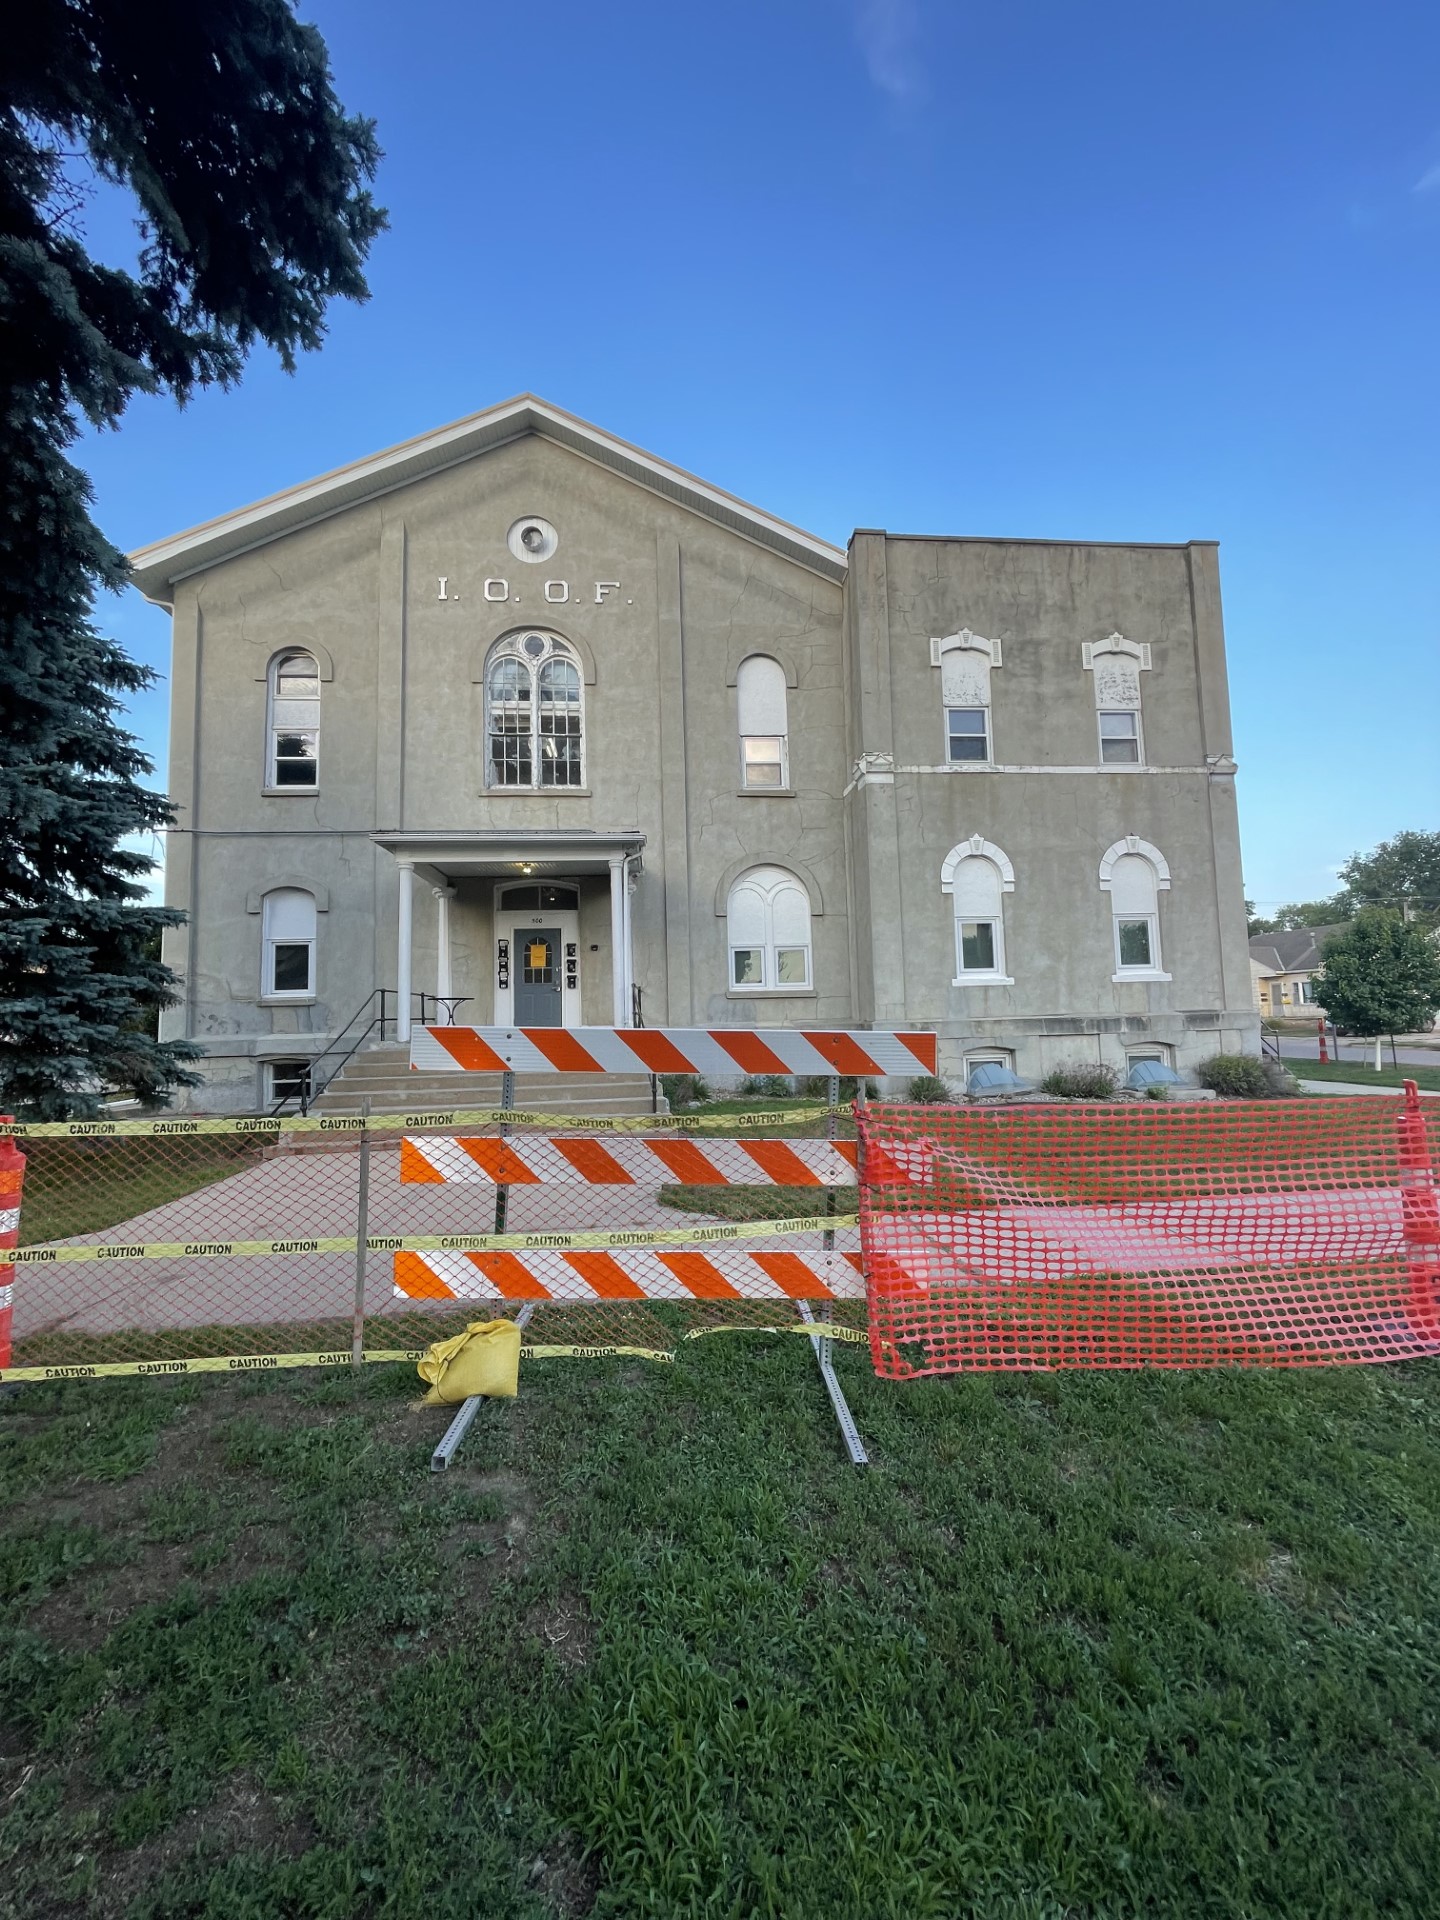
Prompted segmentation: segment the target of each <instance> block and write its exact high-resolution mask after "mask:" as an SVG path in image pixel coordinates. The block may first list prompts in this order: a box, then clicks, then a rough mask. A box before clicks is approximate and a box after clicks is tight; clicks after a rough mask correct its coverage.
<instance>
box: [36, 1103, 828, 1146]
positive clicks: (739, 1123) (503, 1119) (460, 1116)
mask: <svg viewBox="0 0 1440 1920" xmlns="http://www.w3.org/2000/svg"><path fill="white" fill-rule="evenodd" d="M829 1111H830V1109H829V1108H828V1107H824V1106H803V1107H802V1106H793V1107H772V1108H770V1109H768V1110H767V1111H766V1112H763V1113H760V1112H751V1113H646V1114H619V1115H614V1116H610V1115H605V1114H574V1113H536V1112H532V1111H531V1110H530V1109H529V1108H528V1107H452V1108H448V1109H445V1110H443V1111H440V1112H433V1111H428V1110H425V1111H421V1112H419V1113H372V1114H371V1115H370V1116H369V1118H368V1119H362V1117H361V1116H360V1115H359V1114H349V1113H343V1114H332V1113H307V1114H298V1113H293V1114H286V1115H284V1116H280V1115H274V1116H272V1115H268V1114H260V1115H255V1114H242V1115H238V1116H236V1115H211V1116H208V1117H205V1118H201V1117H198V1116H197V1117H196V1118H194V1119H188V1118H174V1119H167V1118H160V1119H155V1120H33V1121H32V1120H3V1121H0V1136H5V1135H10V1136H13V1137H14V1138H15V1139H18V1140H155V1139H169V1138H181V1139H183V1138H186V1137H193V1136H196V1135H201V1134H225V1133H229V1134H255V1133H260V1134H271V1133H339V1134H353V1135H354V1136H355V1138H356V1139H357V1140H358V1139H359V1137H360V1136H361V1134H363V1133H367V1132H368V1133H370V1134H372V1135H373V1134H384V1133H397V1132H400V1131H403V1130H413V1129H414V1128H416V1127H429V1128H435V1127H472V1126H473V1127H488V1126H509V1127H549V1128H553V1129H554V1130H555V1131H557V1132H567V1133H654V1132H664V1133H706V1132H710V1131H716V1132H728V1131H730V1130H732V1129H735V1128H744V1129H746V1130H747V1131H748V1130H749V1129H752V1128H757V1127H761V1128H763V1127H779V1126H787V1125H791V1124H793V1123H794V1122H796V1121H809V1120H817V1119H820V1118H822V1117H823V1116H824V1115H825V1114H826V1113H828V1112H829Z"/></svg>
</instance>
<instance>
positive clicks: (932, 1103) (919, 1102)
mask: <svg viewBox="0 0 1440 1920" xmlns="http://www.w3.org/2000/svg"><path fill="white" fill-rule="evenodd" d="M905 1098H906V1099H907V1100H913V1101H914V1102H915V1104H916V1106H920V1107H938V1106H949V1105H950V1104H951V1098H950V1089H949V1087H947V1086H946V1084H945V1082H944V1081H943V1080H937V1079H936V1077H935V1075H934V1074H933V1073H921V1074H917V1075H916V1076H915V1078H914V1079H913V1080H912V1081H911V1082H910V1084H909V1086H908V1087H906V1089H905Z"/></svg>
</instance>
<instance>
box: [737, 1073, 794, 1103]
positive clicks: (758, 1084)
mask: <svg viewBox="0 0 1440 1920" xmlns="http://www.w3.org/2000/svg"><path fill="white" fill-rule="evenodd" d="M794 1091H795V1086H794V1083H793V1081H792V1080H791V1078H790V1075H789V1074H788V1073H761V1074H751V1076H750V1078H749V1079H748V1080H747V1081H745V1083H744V1085H743V1086H742V1087H741V1089H740V1097H741V1099H742V1100H788V1099H789V1098H790V1097H791V1095H792V1094H793V1093H794Z"/></svg>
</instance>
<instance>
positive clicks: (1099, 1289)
mask: <svg viewBox="0 0 1440 1920" xmlns="http://www.w3.org/2000/svg"><path fill="white" fill-rule="evenodd" d="M1426 1118H1427V1116H1426V1114H1425V1113H1424V1111H1423V1110H1422V1103H1421V1102H1420V1101H1419V1099H1418V1098H1417V1097H1416V1096H1415V1093H1414V1089H1413V1088H1410V1089H1408V1090H1407V1094H1406V1097H1405V1098H1404V1099H1403V1100H1393V1101H1392V1100H1387V1099H1381V1098H1378V1097H1371V1098H1368V1099H1363V1100H1362V1099H1349V1100H1340V1099H1331V1100H1320V1099H1315V1100H1293V1101H1284V1102H1281V1101H1273V1102H1251V1101H1246V1102H1228V1101H1227V1102H1224V1103H1217V1104H1208V1103H1198V1102H1197V1103H1194V1104H1192V1103H1188V1102H1187V1103H1185V1104H1184V1105H1179V1104H1176V1105H1173V1106H1170V1105H1160V1104H1155V1105H1144V1106H1140V1105H1133V1106H1124V1107H1117V1108H1115V1109H1113V1110H1112V1109H1107V1108H1103V1107H1095V1106H1081V1105H1079V1104H1078V1103H1077V1104H1074V1105H1069V1104H1067V1105H1056V1106H1039V1105H1035V1106H1017V1107H1009V1108H1004V1109H999V1110H986V1109H984V1108H978V1107H967V1108H960V1107H929V1106H927V1107H916V1106H890V1105H884V1106H874V1107H871V1108H870V1109H869V1110H868V1111H865V1112H862V1114H861V1116H860V1128H861V1167H862V1176H861V1194H860V1226H861V1240H862V1245H863V1249H864V1256H865V1268H866V1275H867V1280H868V1290H869V1310H870V1342H871V1352H872V1355H873V1357H874V1362H875V1367H876V1371H877V1372H878V1373H879V1374H881V1375H882V1376H885V1377H888V1378H891V1379H912V1378H915V1377H917V1376H919V1375H922V1374H939V1373H958V1372H985V1371H994V1370H1009V1369H1048V1368H1060V1367H1201V1366H1265V1367H1310V1366H1324V1365H1334V1364H1337V1363H1344V1362H1355V1361H1375V1360H1395V1359H1402V1358H1410V1357H1413V1356H1415V1355H1419V1354H1433V1353H1440V1210H1437V1191H1436V1161H1437V1148H1436V1144H1435V1140H1434V1138H1433V1136H1434V1135H1435V1134H1436V1133H1437V1132H1440V1127H1437V1126H1436V1125H1435V1124H1434V1121H1435V1119H1436V1118H1437V1116H1435V1115H1433V1114H1432V1115H1431V1116H1430V1118H1431V1120H1432V1125H1431V1127H1430V1129H1429V1133H1430V1136H1432V1137H1429V1138H1427V1128H1426Z"/></svg>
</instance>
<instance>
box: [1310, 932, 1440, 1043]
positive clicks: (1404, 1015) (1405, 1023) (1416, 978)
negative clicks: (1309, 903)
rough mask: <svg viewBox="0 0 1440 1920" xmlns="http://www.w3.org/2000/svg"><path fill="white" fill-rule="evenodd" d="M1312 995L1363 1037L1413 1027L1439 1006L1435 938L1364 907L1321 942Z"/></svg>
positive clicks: (1439, 957)
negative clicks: (1321, 957) (1320, 960)
mask: <svg viewBox="0 0 1440 1920" xmlns="http://www.w3.org/2000/svg"><path fill="white" fill-rule="evenodd" d="M1314 993H1315V998H1316V1000H1317V1001H1318V1002H1319V1004H1320V1005H1321V1006H1322V1007H1323V1008H1324V1009H1325V1011H1326V1013H1328V1014H1329V1016H1330V1018H1331V1019H1332V1020H1333V1021H1334V1022H1335V1024H1336V1026H1337V1027H1343V1028H1345V1029H1346V1030H1347V1031H1348V1032H1350V1033H1355V1034H1360V1035H1363V1036H1364V1037H1366V1038H1377V1039H1378V1037H1379V1036H1381V1035H1383V1034H1389V1036H1390V1038H1391V1040H1392V1041H1393V1040H1394V1037H1395V1035H1396V1034H1397V1033H1415V1032H1418V1031H1420V1030H1421V1029H1424V1028H1427V1027H1429V1026H1430V1025H1431V1023H1432V1022H1433V1021H1434V1018H1435V1015H1436V1014H1437V1012H1440V944H1437V942H1436V938H1435V935H1434V933H1433V932H1431V931H1430V929H1429V928H1426V927H1421V926H1417V925H1414V924H1407V922H1405V921H1404V920H1402V919H1401V917H1400V915H1399V914H1398V913H1391V912H1390V911H1389V910H1388V909H1387V908H1384V907H1367V908H1365V909H1364V911H1363V912H1361V913H1359V914H1357V915H1356V917H1355V919H1354V920H1353V921H1352V922H1351V924H1350V925H1349V926H1348V927H1346V928H1345V930H1344V932H1343V933H1337V934H1336V935H1335V936H1334V937H1333V938H1332V939H1331V940H1329V941H1327V942H1326V946H1325V954H1324V963H1323V965H1322V966H1321V969H1320V971H1319V973H1317V974H1316V976H1315V980H1314Z"/></svg>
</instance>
